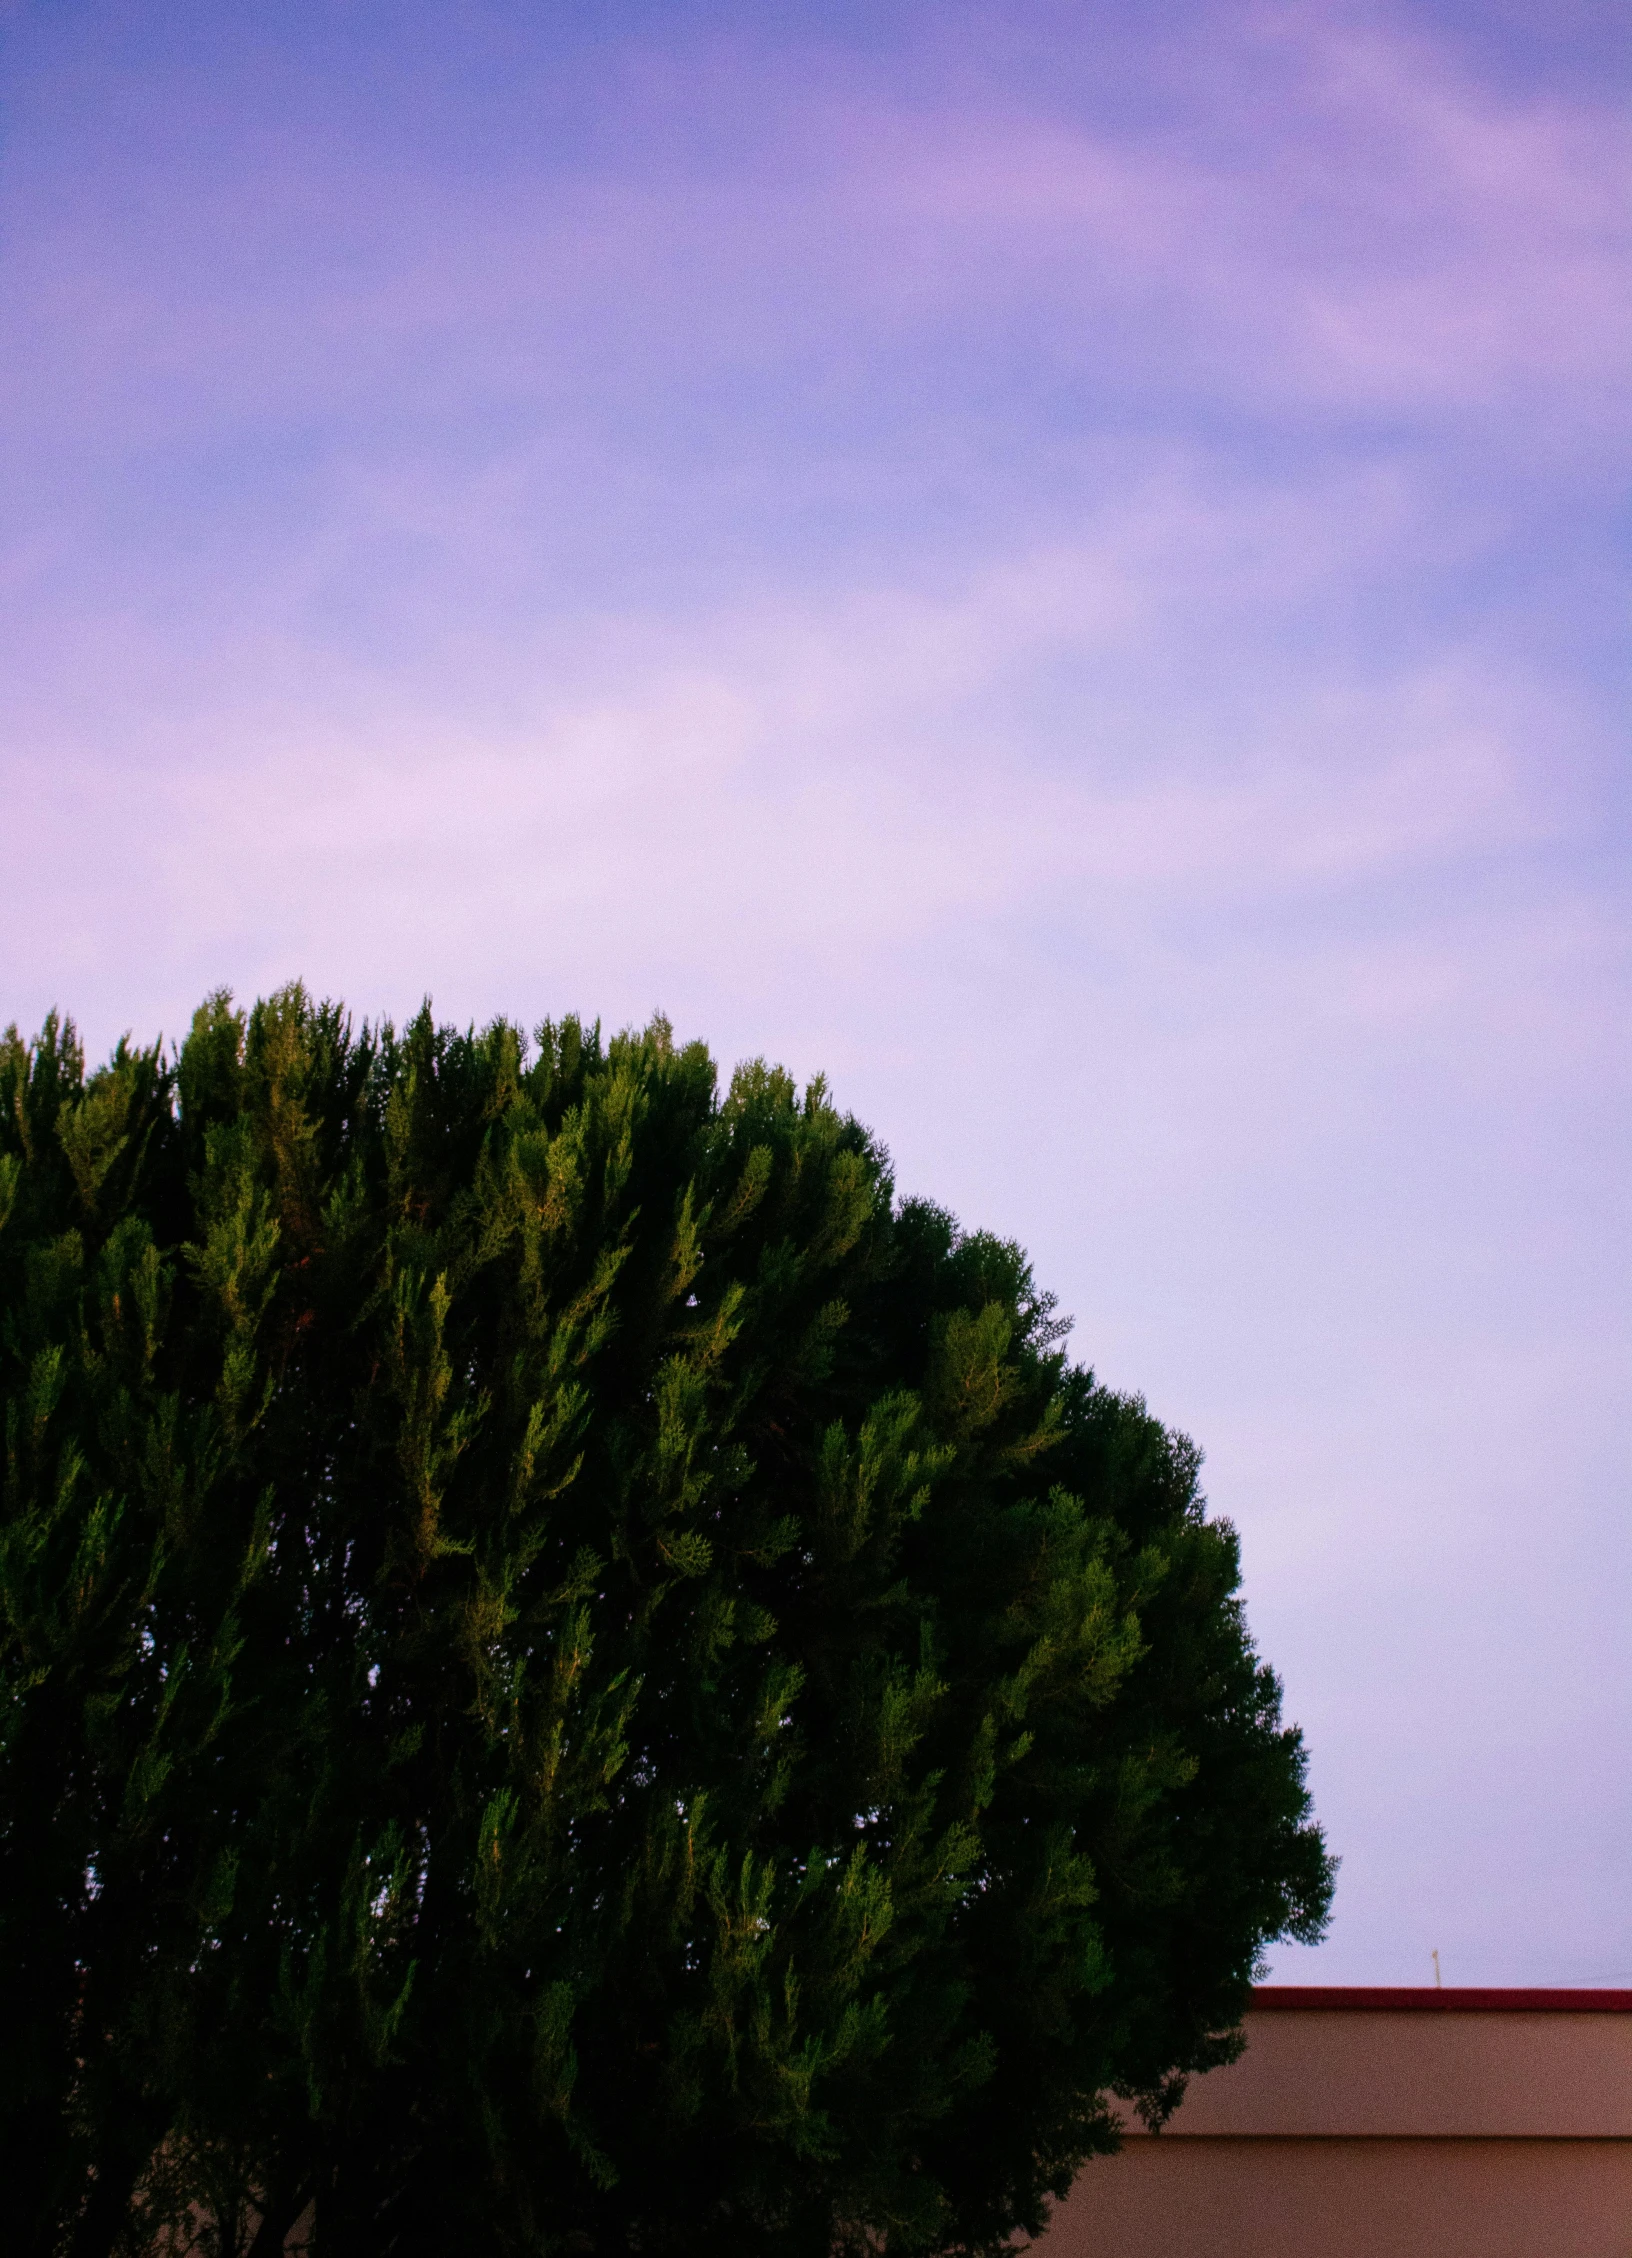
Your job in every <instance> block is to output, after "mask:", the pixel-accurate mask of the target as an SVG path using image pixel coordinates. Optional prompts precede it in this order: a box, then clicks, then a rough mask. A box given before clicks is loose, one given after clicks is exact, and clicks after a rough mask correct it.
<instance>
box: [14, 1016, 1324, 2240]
mask: <svg viewBox="0 0 1632 2258" xmlns="http://www.w3.org/2000/svg"><path fill="white" fill-rule="evenodd" d="M1062 1330H1063V1329H1062V1328H1061V1327H1060V1326H1059V1325H1058V1324H1056V1323H1055V1322H1054V1321H1053V1320H1052V1317H1051V1303H1050V1301H1049V1298H1048V1297H1047V1296H1045V1295H1042V1294H1040V1293H1039V1292H1038V1291H1037V1290H1036V1288H1035V1287H1034V1285H1033V1283H1032V1279H1031V1275H1030V1272H1029V1270H1028V1268H1027V1266H1026V1263H1025V1260H1024V1258H1023V1257H1022V1255H1021V1254H1020V1252H1019V1251H1018V1250H1017V1249H1016V1248H1014V1247H1012V1246H1009V1245H1005V1244H1003V1243H1001V1242H999V1241H997V1240H994V1239H992V1238H989V1237H985V1236H982V1235H979V1234H968V1235H966V1234H963V1233H960V1232H959V1230H958V1229H957V1228H956V1226H955V1225H954V1223H953V1222H952V1220H951V1218H950V1217H948V1216H947V1215H945V1214H944V1213H942V1212H941V1211H940V1210H938V1209H936V1208H933V1207H930V1206H927V1205H924V1204H922V1203H920V1202H911V1201H909V1202H904V1203H899V1202H897V1201H896V1199H895V1197H894V1194H893V1188H892V1184H891V1180H890V1175H889V1170H888V1164H887V1160H886V1157H885V1155H884V1153H883V1152H882V1151H881V1149H880V1148H879V1147H878V1146H877V1145H876V1144H875V1143H874V1142H873V1141H872V1140H871V1139H870V1138H869V1136H868V1135H867V1133H866V1132H865V1131H864V1130H862V1129H861V1128H859V1127H858V1126H857V1125H856V1123H855V1122H853V1121H851V1120H848V1119H846V1118H845V1117H844V1116H843V1115H841V1114H840V1113H838V1112H837V1111H836V1110H835V1109H834V1107H833V1106H832V1104H831V1103H830V1102H829V1099H828V1096H827V1094H826V1092H825V1090H824V1089H823V1088H822V1086H821V1085H820V1084H816V1085H813V1086H812V1087H811V1088H809V1089H808V1090H806V1091H805V1092H804V1093H803V1094H802V1095H801V1094H800V1093H799V1092H797V1091H796V1090H795V1088H794V1086H793V1085H792V1083H791V1082H790V1081H789V1080H788V1078H787V1077H786V1076H785V1075H783V1074H781V1073H778V1072H776V1071H773V1070H770V1069H767V1068H766V1067H764V1066H761V1065H755V1066H751V1067H747V1068H744V1069H743V1070H742V1071H740V1072H739V1073H738V1074H737V1076H736V1078H735V1080H734V1081H733V1083H732V1085H731V1088H730V1092H729V1094H728V1095H727V1096H726V1097H725V1098H724V1099H723V1100H722V1099H721V1098H720V1096H719V1095H718V1092H717V1088H716V1081H715V1073H714V1068H713V1066H712V1064H711V1062H710V1059H709V1057H708V1054H707V1053H706V1051H705V1050H704V1049H703V1048H702V1047H701V1046H699V1045H695V1044H693V1045H690V1046H688V1047H685V1048H677V1047H676V1046H675V1044H674V1043H673V1042H672V1040H671V1038H670V1033H669V1030H668V1028H667V1026H666V1025H664V1024H663V1023H662V1022H661V1021H659V1022H657V1023H654V1025H653V1026H652V1027H650V1028H649V1029H648V1030H647V1031H646V1032H645V1033H644V1034H631V1035H625V1036H620V1037H618V1038H616V1039H615V1040H613V1041H612V1042H610V1043H607V1044H603V1043H602V1041H601V1040H600V1037H599V1033H598V1031H597V1030H587V1029H585V1028H584V1027H583V1026H581V1025H580V1024H579V1023H578V1022H576V1021H573V1020H570V1019H569V1020H566V1021H564V1022H563V1023H562V1024H560V1025H559V1026H545V1027H543V1028H541V1029H540V1030H539V1031H538V1034H537V1037H536V1038H535V1041H534V1044H533V1045H532V1046H531V1047H529V1045H528V1044H527V1043H526V1042H525V1041H524V1040H523V1038H522V1037H521V1036H520V1035H519V1034H518V1033H517V1032H516V1031H515V1030H514V1029H512V1028H510V1027H508V1026H505V1025H502V1024H501V1025H495V1026H493V1027H491V1028H489V1029H488V1030H487V1031H486V1032H485V1033H483V1034H479V1035H478V1034H468V1033H467V1034H459V1033H456V1032H452V1031H449V1030H447V1029H443V1028H438V1027H437V1026H436V1025H435V1024H434V1023H433V1021H432V1020H431V1018H430V1016H429V1015H428V1014H425V1015H422V1016H421V1017H420V1018H419V1019H418V1020H416V1021H415V1022H414V1023H413V1025H412V1026H411V1027H409V1028H408V1029H407V1031H406V1032H405V1033H403V1034H397V1033H395V1032H394V1031H393V1030H392V1029H391V1028H390V1027H389V1026H387V1027H382V1028H380V1029H378V1030H375V1031H372V1032H370V1031H369V1030H366V1029H365V1030H364V1031H362V1032H361V1033H360V1034H359V1033H356V1032H354V1031H353V1029H352V1028H351V1026H350V1024H349V1023H348V1021H347V1020H346V1018H345V1016H344V1014H343V1013H342V1012H341V1011H339V1010H337V1009H335V1008H333V1007H330V1006H322V1007H314V1006H313V1005H312V1004H311V1003H310V1002H309V1001H308V999H307V998H306V997H305V995H304V994H303V993H302V992H301V991H300V990H299V989H292V990H289V991H287V992H285V993H284V994H281V995H279V996H277V997H275V998H273V999H272V1000H271V1001H270V1002H268V1003H264V1004H261V1005H259V1006H257V1008H256V1009H255V1010H254V1011H253V1012H252V1013H250V1014H249V1015H248V1017H247V1019H246V1018H245V1017H244V1016H243V1015H241V1014H239V1013H237V1012H235V1011H234V1010H233V1009H232V1008H231V1005H230V1003H229V1001H228V999H227V998H226V997H225V996H218V997H216V998H214V999H212V1000H211V1001H210V1002H209V1003H208V1004H207V1005H206V1006H205V1007H204V1009H203V1010H202V1011H200V1012H199V1014H198V1016H197V1018H196V1019H195V1021H194V1024H193V1029H192V1033H191V1035H190V1037H189V1038H188V1040H187V1042H186V1043H185V1044H184V1045H183V1047H182V1048H181V1050H180V1053H179V1055H178V1056H177V1057H176V1058H175V1059H174V1060H173V1061H169V1062H167V1061H166V1060H165V1058H164V1057H162V1056H161V1054H160V1053H159V1052H157V1051H143V1050H136V1049H132V1048H131V1047H129V1046H128V1045H121V1046H120V1047H119V1049H118V1050H117V1051H116V1052H115V1054H114V1056H113V1058H112V1060H111V1061H110V1062H109V1063H108V1064H107V1065H106V1066H104V1067H102V1068H101V1069H100V1070H98V1071H96V1072H95V1073H92V1074H90V1075H89V1076H87V1075H86V1074H85V1071H84V1067H83V1061H82V1058H81V1055H80V1051H79V1048H78V1046H77V1044H76V1041H75V1038H74V1035H73V1031H72V1028H71V1027H69V1026H67V1025H64V1024H61V1023H59V1022H57V1021H55V1020H53V1021H50V1022H48V1023H47V1025H46V1027H45V1029H44V1031H43V1032H42V1034H41V1035H40V1036H39V1038H38V1039H37V1040H36V1041H34V1042H32V1043H25V1042H24V1041H22V1040H21V1039H20V1038H19V1037H18V1035H17V1034H16V1032H15V1030H13V1031H12V1032H11V1033H10V1034H9V1035H8V1036H7V1037H6V1038H5V1040H4V1044H3V1047H0V1395H3V1398H4V1410H5V1469H4V1502H3V1514H0V1598H3V1618H0V1639H3V1648H0V1654H3V1663H0V1703H3V1707H0V1716H3V1726H0V1924H3V1930H0V1965H3V1968H4V1978H3V1980H4V1984H5V1987H6V1990H5V1997H4V2002H3V2012H4V2046H3V2048H0V2079H3V2087H0V2110H3V2123H4V2137H5V2154H6V2173H5V2184H4V2196H3V2200H4V2204H5V2207H6V2213H7V2217H8V2223H9V2229H10V2233H11V2235H12V2237H13V2238H14V2246H15V2247H18V2248H27V2249H29V2250H30V2251H39V2252H41V2253H46V2252H52V2253H64V2254H71V2258H87V2254H90V2253H96V2254H98V2258H100V2254H102V2253H112V2252H115V2251H131V2252H135V2251H156V2250H161V2249H164V2248H167V2247H181V2246H183V2245H184V2244H185V2242H186V2240H187V2238H188V2237H192V2238H194V2240H195V2242H196V2244H197V2246H198V2247H200V2248H202V2249H209V2250H218V2251H220V2252H222V2253H233V2254H234V2258H241V2254H243V2253H245V2252H254V2253H256V2254H257V2258H259V2254H261V2253H267V2252H271V2251H273V2250H276V2249H281V2248H282V2247H283V2244H284V2240H285V2236H286V2234H287V2233H288V2231H289V2229H290V2228H291V2226H292V2225H295V2224H297V2223H299V2224H301V2228H302V2235H303V2236H304V2237H308V2238H309V2239H310V2242H311V2245H312V2247H313V2248H314V2249H315V2250H316V2251H318V2252H319V2253H321V2254H323V2258H372V2254H374V2253H381V2254H383V2253H388V2252H400V2253H403V2254H405V2258H419V2254H421V2253H423V2254H424V2258H433V2254H434V2258H450V2254H452V2253H454V2252H460V2253H465V2252H469V2253H473V2254H474V2253H487V2252H494V2253H499V2252H504V2253H524V2252H526V2253H531V2252H537V2253H546V2252H549V2253H553V2252H563V2253H567V2252H578V2253H585V2254H590V2258H602V2254H612V2253H617V2254H622V2253H634V2252H639V2253H651V2254H653V2258H668V2254H671V2253H672V2254H674V2258H680V2254H682V2253H686V2254H689V2253H693V2252H705V2251H706V2252H709V2253H720V2254H726V2258H732V2254H736V2253H743V2254H752V2253H760V2252H764V2253H766V2254H767V2258H768V2254H770V2253H772V2252H775V2253H777V2254H779V2258H781V2254H786V2258H829V2254H830V2253H833V2252H835V2251H844V2250H860V2249H861V2248H862V2247H863V2245H864V2244H869V2245H870V2244H876V2242H877V2240H878V2238H879V2237H881V2236H887V2238H888V2241H889V2246H890V2248H891V2250H892V2251H898V2252H902V2253H911V2252H915V2251H917V2252H930V2251H941V2250H969V2251H993V2250H995V2249H997V2248H998V2247H999V2246H1000V2245H1001V2244H1002V2242H1003V2241H1004V2240H1005V2238H1006V2237H1008V2236H1009V2235H1010V2234H1011V2233H1012V2231H1013V2230H1014V2229H1015V2228H1016V2227H1021V2228H1025V2229H1027V2230H1036V2229H1038V2228H1040V2227H1041V2226H1042V2225H1043V2223H1044V2221H1045V2219H1046V2216H1047V2210H1048V2199H1049V2197H1050V2195H1051V2194H1059V2193H1061V2192H1062V2191H1063V2190H1064V2189H1065V2188H1066V2186H1067V2185H1068V2184H1069V2181H1070V2179H1071V2177H1072V2175H1073V2174H1074V2172H1075V2171H1076V2169H1077V2168H1078V2166H1079V2165H1080V2164H1081V2162H1082V2160H1083V2159H1084V2158H1085V2157H1086V2156H1088V2155H1090V2154H1091V2153H1092V2152H1094V2151H1095V2150H1097V2149H1100V2148H1103V2147H1105V2146H1107V2145H1109V2143H1110V2139H1111V2133H1110V2128H1109V2123H1108V2119H1107V2115H1106V2109H1105V2101H1104V2096H1105V2095H1106V2094H1107V2093H1108V2092H1109V2091H1112V2090H1115V2091H1118V2092H1121V2093H1125V2094H1130V2095H1134V2096H1138V2097H1142V2099H1143V2101H1144V2104H1145V2106H1146V2108H1147V2109H1148V2110H1152V2111H1157V2112H1159V2111H1160V2110H1161V2109H1162V2108H1163V2107H1165V2106H1167V2105H1169V2104H1170V2102H1171V2099H1172V2096H1173V2093H1174V2091H1175V2090H1176V2081H1177V2080H1178V2079H1180V2078H1181V2077H1182V2076H1183V2074H1184V2073H1186V2072H1188V2071H1191V2070H1195V2069H1200V2068H1205V2067H1206V2066H1208V2065H1210V2064H1212V2063H1215V2062H1218V2061H1220V2060H1222V2059H1225V2058H1227V2056H1228V2055H1229V2053H1230V2052H1231V2049H1232V2039H1231V2036H1230V2034H1231V2032H1232V2028H1233V2027H1234V2026H1235V2025H1237V2023H1238V2021H1239V2017H1240V2013H1241V2010H1242V2007H1243V2005H1244V2002H1245V1999H1246V1994H1247V1986H1248V1984H1249V1981H1250V1978H1251V1973H1252V1969H1253V1964H1254V1962H1255V1960H1256V1958H1257V1957H1258V1955H1259V1953H1260V1951H1261V1949H1262V1947H1263V1946H1264V1944H1265V1943H1266V1942H1267V1940H1269V1939H1270V1938H1272V1937H1275V1936H1277V1935H1284V1934H1288V1933H1290V1934H1292V1935H1295V1936H1308V1935H1311V1934H1314V1933H1316V1932H1317V1931H1318V1929H1319V1926H1320V1924H1321V1922H1322V1919H1323V1917H1324V1913H1325V1908H1326V1904H1327V1900H1328V1896H1329V1891H1330V1874H1329V1866H1328V1861H1327V1859H1326V1856H1325V1853H1324V1850H1323V1847H1322V1844H1321V1840H1320V1837H1319V1835H1318V1833H1317V1832H1316V1830H1315V1829H1314V1827H1313V1826H1312V1824H1311V1823H1310V1820H1309V1816H1308V1803H1307V1798H1306V1795H1305V1791H1304V1786H1303V1758H1302V1751H1301V1747H1300V1744H1299V1739H1298V1736H1297V1734H1296V1732H1295V1731H1292V1730H1290V1729H1288V1728H1286V1727H1284V1726H1283V1725H1282V1724H1281V1722H1280V1718H1279V1689H1278V1687H1277V1685H1276V1682H1275V1679H1274V1678H1273V1676H1272V1675H1271V1673H1270V1672H1269V1671H1268V1670H1267V1669H1266V1668H1265V1667H1264V1666H1263V1665H1262V1664H1261V1663H1260V1662H1259V1661H1258V1660H1257V1658H1256V1657H1255V1655H1254V1653H1253V1650H1252V1647H1251V1645H1250V1643H1249V1641H1248V1638H1247V1633H1246V1629H1245V1625H1244V1623H1243V1619H1242V1614H1241V1609H1240V1603H1239V1601H1238V1599H1237V1597H1236V1596H1235V1595H1236V1585H1237V1559H1236V1546H1235V1540H1234V1537H1233V1536H1232V1534H1231V1531H1230V1529H1229V1528H1228V1526H1227V1525H1226V1524H1224V1523H1221V1522H1218V1521H1213V1520H1209V1519H1207V1518H1206V1516H1205V1513H1204V1510H1203V1505H1202V1501H1201V1498H1200V1495H1199V1492H1198V1489H1197V1480H1196V1475H1197V1462H1196V1455H1195V1453H1194V1451H1193V1450H1192V1449H1191V1447H1190V1446H1189V1444H1187V1443H1186V1442H1184V1441H1183V1440H1182V1439H1180V1438H1178V1437H1176V1436H1174V1435H1172V1434H1170V1433H1168V1432H1167V1431H1165V1430H1164V1429H1163V1428H1162V1427H1161V1426H1159V1425H1158V1424H1157V1422H1156V1421H1155V1420H1154V1419H1152V1418H1151V1417H1150V1416H1149V1415H1148V1414H1147V1412H1146V1411H1145V1409H1144V1407H1143V1405H1142V1404H1140V1403H1138V1402H1136V1401H1133V1400H1130V1399H1129V1398H1127V1397H1124V1396H1119V1395H1115V1394H1113V1393H1111V1392H1109V1391H1108V1390H1106V1389H1104V1388H1102V1387H1099V1386H1098V1385H1096V1383H1095V1382H1094V1380H1093V1378H1092V1377H1091V1375H1090V1374H1088V1373H1087V1372H1085V1371H1083V1370H1081V1369H1079V1368H1076V1367H1074V1366H1073V1365H1071V1364H1070V1363H1069V1362H1068V1361H1067V1360H1066V1357H1065V1354H1064V1352H1063V1350H1062V1348H1061V1346H1060V1345H1059V1336H1060V1334H1061V1332H1062ZM171 2234H179V2235H180V2236H181V2238H182V2241H181V2243H177V2244H174V2245H172V2244H169V2243H167V2241H166V2236H167V2235H171Z"/></svg>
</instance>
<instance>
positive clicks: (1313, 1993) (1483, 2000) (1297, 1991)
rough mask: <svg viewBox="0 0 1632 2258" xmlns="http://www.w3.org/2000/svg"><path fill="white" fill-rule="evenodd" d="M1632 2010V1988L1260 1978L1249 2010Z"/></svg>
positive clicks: (1594, 2012)
mask: <svg viewBox="0 0 1632 2258" xmlns="http://www.w3.org/2000/svg"><path fill="white" fill-rule="evenodd" d="M1266 2009H1273V2010H1275V2011H1276V2012H1277V2013H1281V2014H1285V2013H1287V2012H1288V2011H1291V2012H1294V2013H1295V2012H1297V2011H1298V2010H1299V2009H1301V2010H1303V2012H1304V2013H1306V2014H1322V2015H1332V2014H1337V2015H1344V2014H1350V2015H1353V2014H1363V2015H1632V1991H1480V1990H1472V1989H1468V1990H1460V1989H1452V1988H1451V1987H1450V1986H1447V1987H1446V1988H1445V1989H1444V1990H1443V1991H1442V1990H1440V1989H1439V1988H1438V1987H1437V1986H1435V1985H1423V1986H1421V1987H1420V1988H1414V1987H1411V1986H1407V1985H1403V1984H1401V1985H1392V1984H1364V1985H1350V1984H1257V1985H1255V1986H1254V1987H1253V1994H1252V2002H1251V2005H1250V2006H1249V2007H1248V2009H1247V2012H1248V2014H1249V2015H1261V2014H1263V2013H1264V2012H1265V2010H1266Z"/></svg>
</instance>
